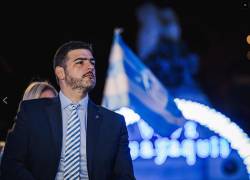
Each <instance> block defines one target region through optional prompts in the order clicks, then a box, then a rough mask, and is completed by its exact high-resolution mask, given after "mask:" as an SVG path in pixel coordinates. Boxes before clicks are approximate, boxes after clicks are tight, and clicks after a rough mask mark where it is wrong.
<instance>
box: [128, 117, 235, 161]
mask: <svg viewBox="0 0 250 180" xmlns="http://www.w3.org/2000/svg"><path fill="white" fill-rule="evenodd" d="M196 126H197V124H196V123H195V122H192V121H187V122H186V124H185V126H184V136H185V139H183V140H181V141H180V140H178V139H176V137H171V138H167V137H158V138H156V140H154V141H151V138H152V137H153V135H155V133H154V130H153V129H152V128H151V127H150V126H148V125H147V123H146V122H144V121H143V120H140V121H139V122H138V127H139V130H140V133H141V136H142V138H143V140H142V141H141V142H138V141H130V143H129V147H130V153H131V156H132V159H133V160H135V159H137V158H138V157H141V158H142V159H151V158H154V162H155V164H157V165H161V164H163V163H164V162H165V161H166V160H167V158H168V157H171V158H178V157H185V158H186V162H187V164H188V165H194V164H195V162H196V157H200V158H207V157H212V158H217V157H222V158H226V157H228V155H229V153H230V151H231V149H230V147H229V144H228V142H227V141H226V140H225V139H223V138H219V137H217V136H211V137H210V138H209V139H199V133H198V132H197V131H196ZM178 131H180V130H179V129H178V130H177V131H176V132H178ZM174 133H175V132H174ZM178 134H179V135H180V132H179V133H178Z"/></svg>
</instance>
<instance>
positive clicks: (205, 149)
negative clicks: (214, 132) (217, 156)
mask: <svg viewBox="0 0 250 180" xmlns="http://www.w3.org/2000/svg"><path fill="white" fill-rule="evenodd" d="M196 146H197V148H196V149H197V155H198V156H199V157H201V158H207V157H208V156H209V154H210V145H209V141H208V140H207V139H198V140H197V143H196Z"/></svg>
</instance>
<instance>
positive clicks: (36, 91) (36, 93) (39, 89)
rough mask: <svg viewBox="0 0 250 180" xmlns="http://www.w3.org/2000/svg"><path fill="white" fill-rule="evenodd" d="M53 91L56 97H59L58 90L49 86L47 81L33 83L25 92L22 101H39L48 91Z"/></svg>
mask: <svg viewBox="0 0 250 180" xmlns="http://www.w3.org/2000/svg"><path fill="white" fill-rule="evenodd" d="M46 90H51V91H52V92H53V93H54V94H55V96H57V94H58V93H57V91H56V89H55V88H54V87H53V86H52V85H51V84H49V83H48V82H47V81H41V82H38V81H36V82H32V83H31V84H30V85H29V86H28V87H27V88H26V90H25V92H24V94H23V99H22V100H30V99H39V98H40V97H41V94H42V93H43V92H44V91H46Z"/></svg>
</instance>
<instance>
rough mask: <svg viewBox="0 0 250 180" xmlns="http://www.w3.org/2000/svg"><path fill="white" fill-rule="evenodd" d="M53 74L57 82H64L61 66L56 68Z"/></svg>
mask: <svg viewBox="0 0 250 180" xmlns="http://www.w3.org/2000/svg"><path fill="white" fill-rule="evenodd" d="M55 74H56V77H57V79H58V80H64V79H65V72H64V68H63V67H61V66H56V69H55Z"/></svg>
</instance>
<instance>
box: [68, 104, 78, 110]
mask: <svg viewBox="0 0 250 180" xmlns="http://www.w3.org/2000/svg"><path fill="white" fill-rule="evenodd" d="M79 106H80V104H70V105H69V109H70V110H72V111H73V110H76V109H77V108H79Z"/></svg>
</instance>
